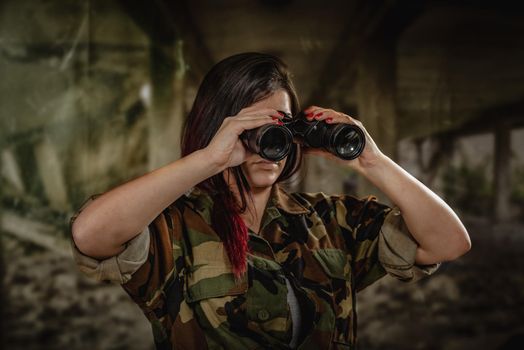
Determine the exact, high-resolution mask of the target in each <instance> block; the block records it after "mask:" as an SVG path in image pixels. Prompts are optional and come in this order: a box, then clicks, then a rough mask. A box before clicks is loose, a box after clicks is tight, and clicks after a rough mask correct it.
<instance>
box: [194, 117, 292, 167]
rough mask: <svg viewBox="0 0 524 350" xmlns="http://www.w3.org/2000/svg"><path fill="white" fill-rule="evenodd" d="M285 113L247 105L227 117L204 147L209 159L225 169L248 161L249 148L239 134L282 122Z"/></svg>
mask: <svg viewBox="0 0 524 350" xmlns="http://www.w3.org/2000/svg"><path fill="white" fill-rule="evenodd" d="M283 117H284V115H283V114H282V113H281V112H278V111H277V110H276V109H270V108H257V107H247V108H244V109H242V110H241V111H240V112H239V113H238V114H237V115H235V116H232V117H226V118H225V119H224V121H223V122H222V125H221V126H220V128H219V129H218V131H217V132H216V134H215V136H213V139H212V140H211V142H210V143H209V145H208V146H207V147H206V148H205V149H204V150H205V151H206V152H207V154H208V155H209V160H210V161H211V162H213V163H214V164H215V165H216V166H217V167H218V168H219V169H222V170H225V169H227V168H230V167H234V166H237V165H240V164H242V163H244V162H245V161H246V158H247V156H248V152H249V151H248V150H247V149H246V148H245V147H244V145H243V143H242V141H241V140H240V138H239V136H240V134H242V132H243V131H244V130H249V129H255V128H258V127H261V126H263V125H265V124H278V123H282V121H281V119H282V118H283Z"/></svg>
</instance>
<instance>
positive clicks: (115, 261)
mask: <svg viewBox="0 0 524 350" xmlns="http://www.w3.org/2000/svg"><path fill="white" fill-rule="evenodd" d="M149 243H150V236H149V228H148V227H146V228H145V229H144V230H143V231H142V232H141V233H139V234H138V235H137V236H136V237H134V238H133V239H131V240H129V241H128V242H127V243H126V244H125V249H124V250H123V251H122V252H120V253H119V254H118V255H115V256H112V257H109V258H107V259H103V260H98V259H95V258H92V257H90V256H87V255H85V254H83V253H82V252H80V250H78V248H77V247H76V245H75V242H74V241H73V239H71V248H72V250H73V258H74V259H75V262H76V264H77V266H78V268H79V269H80V271H81V272H83V273H84V274H85V275H87V276H88V277H91V278H94V279H95V280H97V281H109V282H116V283H119V284H124V283H126V282H128V281H129V280H130V279H131V276H132V275H133V273H135V272H136V271H137V270H138V269H139V268H140V267H141V266H142V265H143V264H144V263H145V261H146V259H147V256H148V254H149Z"/></svg>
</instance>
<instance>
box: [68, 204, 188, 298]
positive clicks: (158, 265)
mask: <svg viewBox="0 0 524 350" xmlns="http://www.w3.org/2000/svg"><path fill="white" fill-rule="evenodd" d="M98 196H100V194H96V195H93V196H91V197H89V199H88V200H87V201H86V202H84V204H83V205H82V206H81V208H80V209H79V210H78V211H77V212H76V213H75V214H74V215H73V216H72V217H71V220H70V224H69V227H70V231H71V228H72V225H73V222H74V220H75V219H76V218H77V217H78V215H79V214H80V213H81V212H82V210H83V209H84V208H85V207H86V206H88V205H89V204H90V203H91V202H92V201H93V200H94V199H96V198H97V197H98ZM181 221H182V217H181V214H180V211H179V209H178V208H177V207H176V206H175V205H171V206H169V207H168V208H166V209H165V210H164V211H163V212H161V213H160V214H159V215H158V216H157V217H156V218H155V219H154V220H153V221H152V222H151V223H150V224H149V225H148V226H147V227H145V228H144V230H143V231H142V232H140V233H139V234H138V235H137V236H135V237H134V238H132V239H131V240H129V241H128V242H127V243H126V244H125V249H124V250H123V251H122V252H121V253H119V254H118V255H116V256H112V257H109V258H107V259H103V260H98V259H95V258H92V257H90V256H88V255H85V254H83V253H82V252H81V251H80V250H79V249H78V248H77V247H76V245H75V243H74V240H73V239H72V235H70V236H71V240H70V241H71V248H72V253H73V258H74V260H75V262H76V264H77V266H78V268H79V270H80V271H81V272H83V273H84V274H85V275H87V276H88V277H91V278H93V279H95V280H97V281H107V282H114V283H119V284H121V285H122V286H123V287H124V289H125V290H126V291H127V292H128V293H129V294H131V297H132V298H133V299H135V301H137V302H139V303H142V304H143V303H146V302H148V301H150V299H151V298H152V297H153V296H154V294H155V292H156V291H157V290H158V289H159V288H161V287H162V286H163V285H164V284H165V282H166V281H167V280H168V278H169V277H170V276H173V275H174V274H175V271H174V270H175V269H176V270H177V271H178V270H181V269H182V268H183V253H182V245H181V244H180V241H179V238H180V237H181V228H180V227H181Z"/></svg>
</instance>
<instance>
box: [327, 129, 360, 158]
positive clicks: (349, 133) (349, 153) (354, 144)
mask: <svg viewBox="0 0 524 350" xmlns="http://www.w3.org/2000/svg"><path fill="white" fill-rule="evenodd" d="M365 140H366V139H365V137H364V133H363V132H362V131H361V129H360V128H357V127H355V126H353V125H349V124H345V125H341V127H340V129H339V130H338V132H337V133H336V134H335V135H334V138H333V143H332V148H333V149H334V150H335V152H336V154H337V155H338V156H340V157H341V158H343V159H346V160H350V159H355V158H357V157H358V156H359V155H360V154H361V153H362V151H363V150H364V146H365Z"/></svg>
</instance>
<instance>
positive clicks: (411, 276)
mask: <svg viewBox="0 0 524 350" xmlns="http://www.w3.org/2000/svg"><path fill="white" fill-rule="evenodd" d="M378 244H379V246H378V257H379V261H380V263H381V264H382V266H383V267H384V269H385V270H386V272H387V273H388V274H389V275H391V276H393V277H395V278H397V279H399V280H401V281H403V282H415V281H417V280H419V279H421V278H422V277H424V276H428V275H431V274H433V273H434V272H435V271H436V270H437V269H438V268H439V267H440V264H441V263H436V264H431V265H418V264H416V263H415V255H416V253H417V248H418V244H417V242H416V241H415V239H414V238H413V236H412V235H411V233H410V232H409V230H408V228H407V226H406V223H405V222H404V219H403V218H402V215H401V213H400V210H399V208H398V207H394V208H393V209H392V210H391V211H390V212H389V213H388V214H387V215H386V218H385V219H384V223H383V224H382V227H381V230H380V234H379V243H378Z"/></svg>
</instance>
